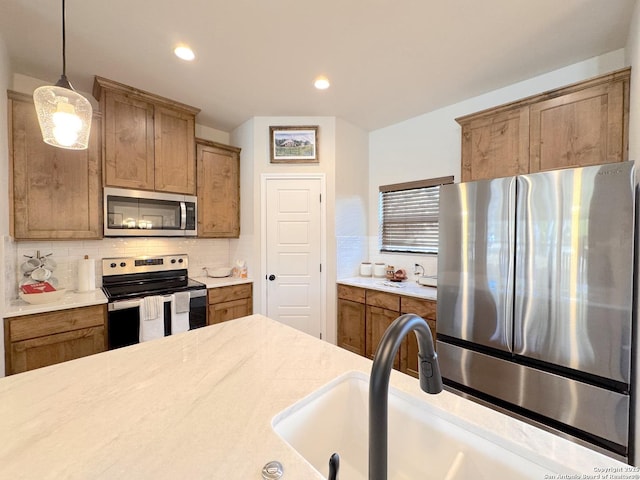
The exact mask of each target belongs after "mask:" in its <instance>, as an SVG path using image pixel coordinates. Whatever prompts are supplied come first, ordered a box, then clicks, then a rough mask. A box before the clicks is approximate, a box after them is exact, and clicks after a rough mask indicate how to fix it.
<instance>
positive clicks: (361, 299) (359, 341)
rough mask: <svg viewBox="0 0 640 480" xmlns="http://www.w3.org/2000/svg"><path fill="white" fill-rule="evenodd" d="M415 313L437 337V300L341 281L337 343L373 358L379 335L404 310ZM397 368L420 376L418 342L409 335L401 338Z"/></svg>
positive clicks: (433, 335) (382, 333)
mask: <svg viewBox="0 0 640 480" xmlns="http://www.w3.org/2000/svg"><path fill="white" fill-rule="evenodd" d="M405 313H415V314H416V315H419V316H420V317H422V318H424V319H425V320H426V321H427V323H428V324H429V328H430V329H431V335H432V337H433V339H434V342H435V338H436V302H435V301H434V300H426V299H421V298H415V297H409V296H405V295H398V294H393V293H387V292H381V291H378V290H373V289H365V288H360V287H352V286H348V285H338V339H337V344H338V346H339V347H342V348H344V349H346V350H349V351H351V352H354V353H357V354H359V355H362V356H366V357H368V358H370V359H373V357H374V355H375V352H376V349H377V348H378V344H379V343H380V339H381V338H382V336H383V335H384V332H385V331H386V330H387V328H388V327H389V326H390V325H391V324H392V323H393V321H394V320H395V319H396V318H398V317H399V316H400V315H401V314H405ZM394 368H396V369H398V370H400V371H402V372H404V373H407V374H409V375H412V376H414V377H417V376H418V342H417V340H416V337H415V335H413V334H411V335H408V336H407V338H405V339H404V341H403V342H402V344H401V346H400V349H399V352H398V355H397V356H396V359H395V361H394Z"/></svg>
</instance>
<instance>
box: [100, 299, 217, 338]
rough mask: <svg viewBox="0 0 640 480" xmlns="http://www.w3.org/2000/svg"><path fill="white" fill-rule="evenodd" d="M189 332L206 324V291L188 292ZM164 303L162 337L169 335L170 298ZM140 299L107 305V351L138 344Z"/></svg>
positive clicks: (119, 301) (118, 301)
mask: <svg viewBox="0 0 640 480" xmlns="http://www.w3.org/2000/svg"><path fill="white" fill-rule="evenodd" d="M189 294H190V300H189V330H193V329H194V328H201V327H204V326H206V324H207V290H206V289H200V290H192V291H190V292H189ZM164 298H165V301H164V335H165V336H168V335H171V296H170V295H166V296H165V297H164ZM140 301H141V299H140V298H135V299H131V300H117V301H114V302H110V303H109V305H108V316H107V335H108V344H109V350H113V349H115V348H120V347H126V346H129V345H135V344H136V343H140Z"/></svg>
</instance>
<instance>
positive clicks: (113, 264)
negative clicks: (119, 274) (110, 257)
mask: <svg viewBox="0 0 640 480" xmlns="http://www.w3.org/2000/svg"><path fill="white" fill-rule="evenodd" d="M109 266H110V267H111V268H116V267H117V266H118V265H116V264H115V263H112V264H110V265H109Z"/></svg>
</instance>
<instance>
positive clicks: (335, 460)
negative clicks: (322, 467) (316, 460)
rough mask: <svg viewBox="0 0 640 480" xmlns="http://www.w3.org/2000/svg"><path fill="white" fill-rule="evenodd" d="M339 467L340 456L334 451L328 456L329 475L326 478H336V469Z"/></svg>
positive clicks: (331, 479)
mask: <svg viewBox="0 0 640 480" xmlns="http://www.w3.org/2000/svg"><path fill="white" fill-rule="evenodd" d="M339 469H340V456H339V455H338V454H337V453H334V454H333V455H331V457H330V458H329V477H327V480H338V470H339Z"/></svg>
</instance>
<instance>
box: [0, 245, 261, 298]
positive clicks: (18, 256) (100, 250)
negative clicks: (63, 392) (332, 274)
mask: <svg viewBox="0 0 640 480" xmlns="http://www.w3.org/2000/svg"><path fill="white" fill-rule="evenodd" d="M3 241H4V244H3V245H4V256H5V258H4V263H5V272H4V273H5V277H4V278H5V299H6V301H7V302H8V301H10V300H13V299H15V298H17V295H18V283H19V281H20V280H21V279H22V278H23V277H22V275H23V274H22V272H21V270H20V265H21V264H22V263H23V262H24V261H25V260H27V258H26V257H25V256H34V255H36V252H38V251H39V252H40V255H47V254H51V256H50V258H52V259H53V260H54V261H55V263H56V264H57V266H56V268H55V270H54V272H53V277H55V278H56V279H57V281H58V285H59V287H58V288H66V289H71V290H74V289H76V288H77V280H76V279H77V264H78V260H80V259H83V258H84V256H85V255H88V256H89V258H92V259H95V261H96V268H95V271H96V287H100V286H102V263H101V261H102V259H103V258H110V257H129V256H131V257H134V256H142V255H169V254H177V253H186V254H187V255H189V276H191V277H197V276H200V275H202V268H203V267H223V266H230V265H231V262H232V259H230V258H229V240H228V239H184V238H135V239H132V238H105V239H103V240H91V241H56V242H42V241H37V242H36V241H33V242H31V241H20V242H15V241H12V240H11V238H10V237H4V239H3ZM250 267H251V266H250Z"/></svg>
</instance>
